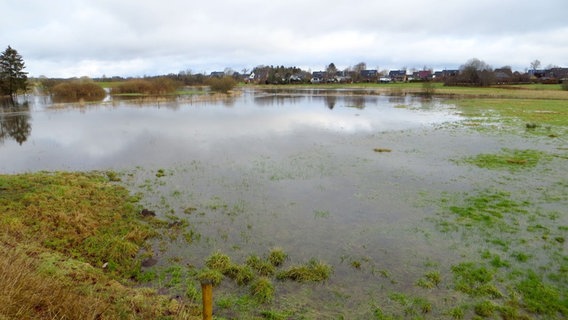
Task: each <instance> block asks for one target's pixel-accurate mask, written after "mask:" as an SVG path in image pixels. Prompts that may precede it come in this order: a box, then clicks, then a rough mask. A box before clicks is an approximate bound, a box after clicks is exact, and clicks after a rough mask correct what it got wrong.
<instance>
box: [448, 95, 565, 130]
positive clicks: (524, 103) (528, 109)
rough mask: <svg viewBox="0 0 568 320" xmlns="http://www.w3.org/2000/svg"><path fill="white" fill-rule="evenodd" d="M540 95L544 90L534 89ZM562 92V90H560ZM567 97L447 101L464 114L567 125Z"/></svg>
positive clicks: (522, 122) (537, 123) (532, 122)
mask: <svg viewBox="0 0 568 320" xmlns="http://www.w3.org/2000/svg"><path fill="white" fill-rule="evenodd" d="M531 92H533V93H537V94H539V96H540V93H541V92H542V91H537V90H533V91H531ZM558 92H560V91H558ZM566 96H567V97H562V99H553V98H551V97H548V98H547V97H546V96H545V97H539V98H538V99H530V98H527V99H483V98H479V99H460V100H448V101H446V103H449V104H454V105H456V106H457V107H458V108H459V109H460V111H461V112H462V114H463V115H464V116H467V117H469V116H479V115H484V116H489V115H492V116H493V117H496V118H500V119H502V120H504V121H506V120H507V119H510V120H517V121H518V122H520V124H527V123H531V124H536V125H540V126H567V125H568V108H567V107H566V105H567V101H566V100H567V99H568V92H566Z"/></svg>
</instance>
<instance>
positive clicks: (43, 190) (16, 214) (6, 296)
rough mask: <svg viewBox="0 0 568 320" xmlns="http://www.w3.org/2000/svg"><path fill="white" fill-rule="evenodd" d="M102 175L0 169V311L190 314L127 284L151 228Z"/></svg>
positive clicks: (28, 315) (64, 315)
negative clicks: (17, 172)
mask: <svg viewBox="0 0 568 320" xmlns="http://www.w3.org/2000/svg"><path fill="white" fill-rule="evenodd" d="M110 177H112V175H110ZM109 180H110V179H109V176H107V175H103V174H98V173H46V172H39V173H34V174H20V175H0V212H2V215H1V216H0V234H1V236H0V254H2V256H3V259H1V260H0V271H1V272H0V273H1V274H2V277H0V287H1V288H2V291H3V292H2V295H0V318H3V319H32V318H33V319H178V318H184V319H190V318H191V314H192V308H191V306H186V305H184V304H183V302H181V301H178V300H176V299H171V298H169V297H166V296H162V295H158V294H157V293H156V292H155V291H154V290H150V289H145V288H135V287H134V286H133V285H134V284H135V283H134V282H132V280H130V279H132V278H133V277H135V276H136V275H137V274H138V273H139V270H140V260H139V259H138V258H137V256H138V253H139V251H140V250H141V249H143V248H144V243H145V241H146V239H148V238H149V237H151V236H152V235H153V234H154V231H153V229H152V228H151V227H150V226H149V223H148V221H142V220H141V219H140V217H139V216H138V215H139V214H138V212H139V208H138V206H137V205H136V200H135V199H132V198H131V197H130V196H129V193H128V191H127V190H126V189H124V188H122V187H119V186H116V185H113V184H111V183H110V182H109ZM193 313H195V312H193Z"/></svg>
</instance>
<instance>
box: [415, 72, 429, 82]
mask: <svg viewBox="0 0 568 320" xmlns="http://www.w3.org/2000/svg"><path fill="white" fill-rule="evenodd" d="M412 77H413V78H414V79H415V80H422V81H428V80H431V79H432V70H421V71H416V72H414V73H413V74H412Z"/></svg>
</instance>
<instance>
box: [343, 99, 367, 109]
mask: <svg viewBox="0 0 568 320" xmlns="http://www.w3.org/2000/svg"><path fill="white" fill-rule="evenodd" d="M345 100H346V102H347V104H348V105H349V106H350V107H354V108H358V109H364V108H365V103H366V101H367V100H366V97H365V96H351V97H346V98H345Z"/></svg>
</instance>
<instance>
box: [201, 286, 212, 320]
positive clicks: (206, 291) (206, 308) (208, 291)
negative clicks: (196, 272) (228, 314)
mask: <svg viewBox="0 0 568 320" xmlns="http://www.w3.org/2000/svg"><path fill="white" fill-rule="evenodd" d="M201 294H202V297H203V320H213V285H212V284H211V281H208V280H203V281H201Z"/></svg>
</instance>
